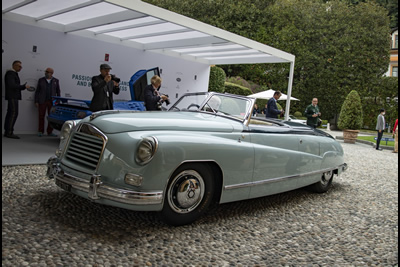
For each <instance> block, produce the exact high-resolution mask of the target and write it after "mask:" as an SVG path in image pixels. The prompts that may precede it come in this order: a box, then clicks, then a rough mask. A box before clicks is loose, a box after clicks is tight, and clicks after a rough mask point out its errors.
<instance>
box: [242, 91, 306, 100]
mask: <svg viewBox="0 0 400 267" xmlns="http://www.w3.org/2000/svg"><path fill="white" fill-rule="evenodd" d="M274 93H275V90H272V89H269V90H266V91H262V92H259V93H256V94H252V95H249V97H254V98H261V99H270V98H272V97H273V96H274ZM287 99H288V96H287V95H285V94H284V93H282V95H281V97H280V98H279V99H278V100H287ZM290 100H295V101H299V99H297V98H295V97H293V96H291V97H290Z"/></svg>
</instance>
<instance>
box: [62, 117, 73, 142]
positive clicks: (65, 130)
mask: <svg viewBox="0 0 400 267" xmlns="http://www.w3.org/2000/svg"><path fill="white" fill-rule="evenodd" d="M75 125H76V122H75V121H66V122H64V124H63V126H62V128H61V132H60V139H61V140H64V139H67V138H68V136H69V134H70V133H71V130H72V128H73V127H74V126H75Z"/></svg>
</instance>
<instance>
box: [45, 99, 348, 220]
mask: <svg viewBox="0 0 400 267" xmlns="http://www.w3.org/2000/svg"><path fill="white" fill-rule="evenodd" d="M254 102H255V99H253V98H248V97H244V96H237V95H229V94H220V93H213V92H207V93H194V94H186V95H184V96H182V97H181V98H180V99H179V100H178V101H177V102H176V103H175V104H174V105H173V106H171V108H170V109H169V110H168V111H165V112H160V111H143V112H137V111H136V112H135V111H121V110H119V111H118V110H114V111H100V112H95V113H93V114H92V115H91V116H88V117H86V118H84V119H82V120H80V121H67V122H66V123H65V124H64V125H63V128H62V131H61V141H60V145H59V149H58V150H57V151H56V156H53V157H51V158H50V159H49V161H48V176H49V177H50V178H55V183H56V184H57V185H58V186H59V187H61V188H62V189H64V190H66V191H69V192H71V193H73V194H76V195H79V196H81V197H84V198H86V199H90V200H92V201H94V202H96V203H100V204H105V205H111V206H116V207H120V208H126V209H130V210H137V211H159V214H160V215H161V218H162V219H163V220H164V221H165V222H167V223H169V224H171V225H183V224H187V223H191V222H193V221H194V220H196V219H197V218H198V217H199V216H201V215H202V214H203V213H204V212H205V211H206V210H207V208H208V207H209V205H210V204H211V203H212V202H218V203H226V202H232V201H237V200H244V199H249V198H256V197H262V196H267V195H272V194H277V193H280V192H284V191H289V190H293V189H296V188H300V187H305V186H310V188H312V189H313V190H315V191H316V192H325V191H327V190H328V189H329V187H330V186H331V183H332V179H333V176H334V175H335V174H336V175H339V174H340V173H342V172H343V171H344V170H346V169H347V165H346V163H344V160H343V149H342V147H341V145H340V144H339V143H338V142H336V140H335V139H334V138H333V137H332V136H330V135H328V134H326V133H324V132H322V131H319V130H314V129H312V128H310V127H308V126H305V125H302V124H299V123H293V122H287V121H281V120H272V119H271V120H269V119H265V118H252V117H251V111H252V110H253V105H254Z"/></svg>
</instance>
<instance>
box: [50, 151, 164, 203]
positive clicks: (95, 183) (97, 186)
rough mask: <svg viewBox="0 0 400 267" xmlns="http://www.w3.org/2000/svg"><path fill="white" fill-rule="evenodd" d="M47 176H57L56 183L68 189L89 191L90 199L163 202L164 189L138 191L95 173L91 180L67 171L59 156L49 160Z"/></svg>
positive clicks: (122, 201)
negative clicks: (62, 166) (118, 184)
mask: <svg viewBox="0 0 400 267" xmlns="http://www.w3.org/2000/svg"><path fill="white" fill-rule="evenodd" d="M47 176H48V177H49V178H50V179H52V178H55V182H56V184H57V185H58V186H59V187H61V188H62V189H64V190H66V191H70V190H71V188H74V189H77V190H80V191H83V192H86V193H88V195H87V197H88V199H90V200H97V199H107V200H112V201H116V202H120V203H125V204H131V205H155V204H161V203H162V198H163V192H162V191H153V192H138V191H132V190H127V189H123V188H116V187H112V186H108V185H105V184H103V182H102V181H101V176H100V175H96V174H93V175H92V177H91V179H90V181H88V180H85V179H82V178H79V177H76V176H73V175H71V174H68V173H65V172H64V171H63V170H62V168H61V164H60V161H59V159H58V158H57V157H51V158H50V159H49V160H48V161H47Z"/></svg>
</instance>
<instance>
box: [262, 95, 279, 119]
mask: <svg viewBox="0 0 400 267" xmlns="http://www.w3.org/2000/svg"><path fill="white" fill-rule="evenodd" d="M281 95H282V93H281V92H280V91H275V93H274V96H273V97H271V98H270V99H269V100H268V103H267V113H266V114H265V117H266V118H275V119H277V118H278V115H280V114H283V113H284V111H283V110H280V109H278V106H277V105H276V101H277V100H278V99H279V98H280V97H281Z"/></svg>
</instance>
